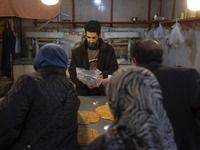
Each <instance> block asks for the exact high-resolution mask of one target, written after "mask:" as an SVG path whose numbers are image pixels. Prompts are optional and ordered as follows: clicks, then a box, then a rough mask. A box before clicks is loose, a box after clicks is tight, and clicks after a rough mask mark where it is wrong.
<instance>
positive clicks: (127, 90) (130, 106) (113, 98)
mask: <svg viewBox="0 0 200 150" xmlns="http://www.w3.org/2000/svg"><path fill="white" fill-rule="evenodd" d="M106 94H107V97H108V99H109V100H108V101H109V105H110V109H111V111H112V113H113V115H114V118H115V120H114V122H113V124H112V125H111V127H110V128H109V130H108V132H107V133H106V143H107V150H125V149H126V150H128V149H131V150H133V149H136V150H176V149H177V148H176V144H175V141H174V133H173V129H172V126H171V124H170V121H169V119H168V117H167V114H166V111H165V109H164V108H163V105H162V92H161V89H160V87H159V84H158V81H157V80H156V78H155V77H154V75H153V74H152V73H151V72H150V71H148V70H147V69H144V68H142V67H134V66H130V67H127V68H123V69H119V70H118V71H116V72H115V73H114V74H113V77H112V78H111V79H110V81H109V82H108V84H107V87H106Z"/></svg>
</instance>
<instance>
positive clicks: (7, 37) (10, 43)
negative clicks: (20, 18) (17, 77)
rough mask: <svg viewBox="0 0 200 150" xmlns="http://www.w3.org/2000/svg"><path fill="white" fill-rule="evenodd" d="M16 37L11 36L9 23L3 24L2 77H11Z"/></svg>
mask: <svg viewBox="0 0 200 150" xmlns="http://www.w3.org/2000/svg"><path fill="white" fill-rule="evenodd" d="M15 44H16V37H15V35H14V34H13V32H12V30H11V27H10V24H9V22H8V21H7V20H6V21H5V23H4V31H3V41H2V76H7V77H11V68H12V62H13V56H14V54H15Z"/></svg>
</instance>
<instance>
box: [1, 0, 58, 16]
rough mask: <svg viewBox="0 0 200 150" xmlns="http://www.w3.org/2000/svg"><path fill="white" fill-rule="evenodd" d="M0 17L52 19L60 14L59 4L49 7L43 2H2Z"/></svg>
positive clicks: (21, 0) (17, 0) (5, 0)
mask: <svg viewBox="0 0 200 150" xmlns="http://www.w3.org/2000/svg"><path fill="white" fill-rule="evenodd" d="M0 4H1V5H0V17H19V18H27V19H51V18H52V17H53V16H55V15H56V14H57V13H58V6H59V4H56V5H53V6H48V5H45V4H43V3H42V2H41V0H0Z"/></svg>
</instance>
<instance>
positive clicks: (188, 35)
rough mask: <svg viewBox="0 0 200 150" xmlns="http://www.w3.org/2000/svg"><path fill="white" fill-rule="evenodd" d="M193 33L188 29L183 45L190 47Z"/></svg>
mask: <svg viewBox="0 0 200 150" xmlns="http://www.w3.org/2000/svg"><path fill="white" fill-rule="evenodd" d="M194 37H195V33H194V30H193V29H190V30H189V31H187V32H186V34H185V44H186V45H187V46H192V43H193V41H194Z"/></svg>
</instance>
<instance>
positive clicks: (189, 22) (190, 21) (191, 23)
mask: <svg viewBox="0 0 200 150" xmlns="http://www.w3.org/2000/svg"><path fill="white" fill-rule="evenodd" d="M196 21H200V17H194V18H186V19H178V23H181V24H184V25H186V26H188V27H190V28H193V27H194V23H195V22H196ZM46 22H47V21H33V23H46ZM175 22H176V20H170V21H166V20H151V21H102V22H100V23H101V24H110V25H111V26H112V24H155V25H157V26H158V25H159V23H161V24H162V25H163V26H166V27H169V28H171V26H172V25H173V24H174V23H175ZM49 23H61V24H73V25H75V24H86V23H87V22H86V21H51V22H49Z"/></svg>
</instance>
